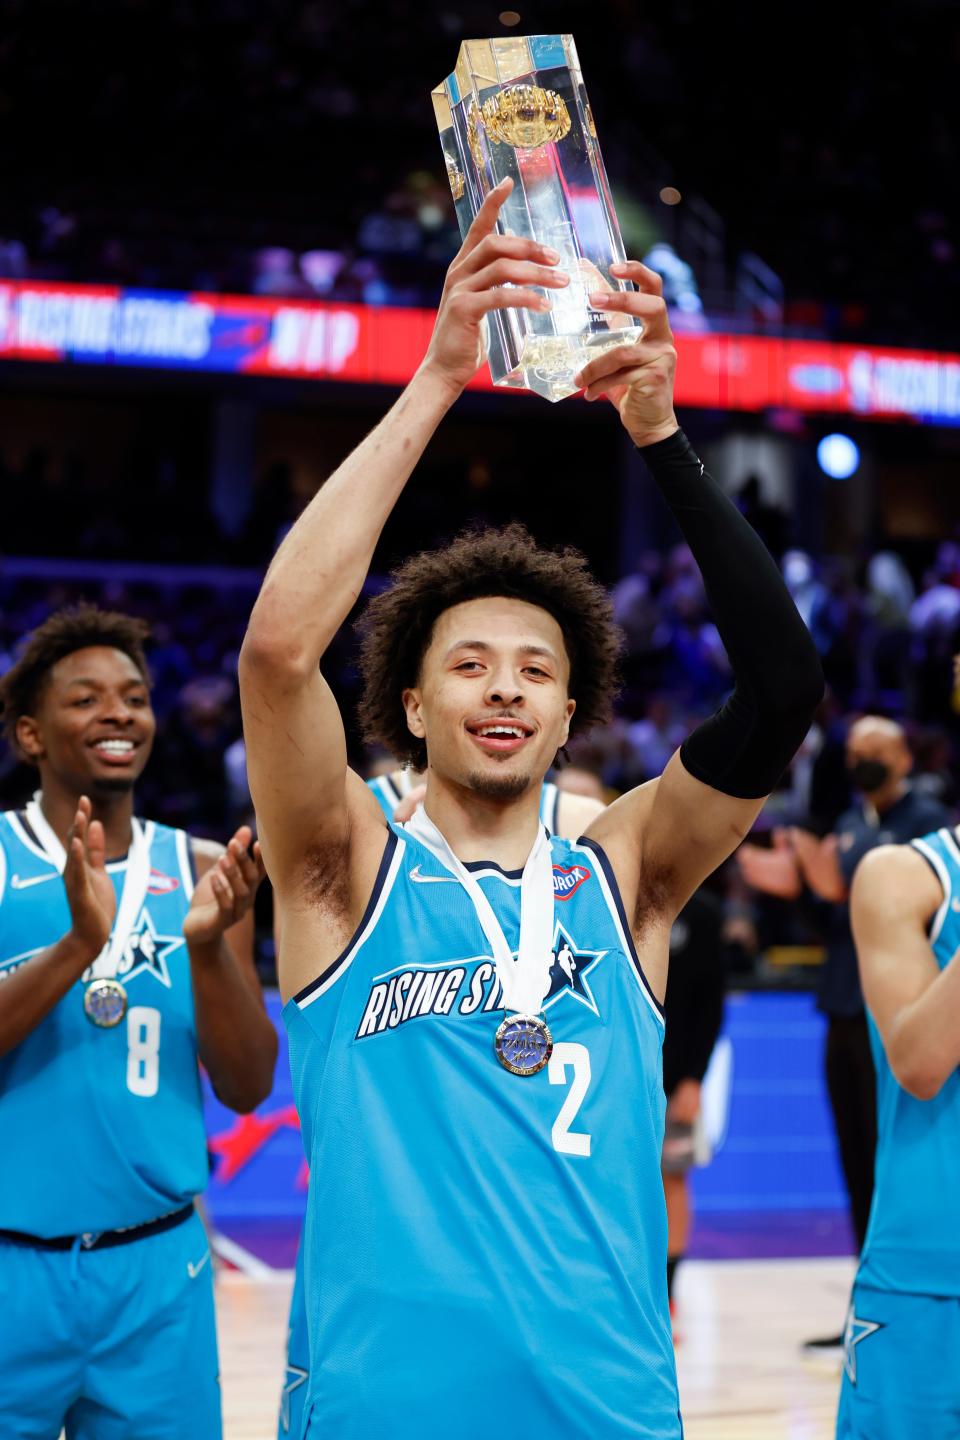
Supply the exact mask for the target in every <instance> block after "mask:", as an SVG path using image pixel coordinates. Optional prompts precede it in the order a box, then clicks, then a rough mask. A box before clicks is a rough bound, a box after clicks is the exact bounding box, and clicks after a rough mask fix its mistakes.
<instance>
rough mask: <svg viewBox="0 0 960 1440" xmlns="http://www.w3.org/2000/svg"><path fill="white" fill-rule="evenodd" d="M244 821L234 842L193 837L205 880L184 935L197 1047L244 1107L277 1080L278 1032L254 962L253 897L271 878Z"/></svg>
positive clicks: (221, 1085) (219, 1091) (222, 1093)
mask: <svg viewBox="0 0 960 1440" xmlns="http://www.w3.org/2000/svg"><path fill="white" fill-rule="evenodd" d="M251 838H252V836H251V832H250V829H249V828H248V827H247V826H246V825H243V826H241V827H240V829H239V830H238V831H237V833H236V834H235V835H234V836H233V838H232V839H231V840H230V843H229V844H228V845H227V847H226V849H224V847H223V846H222V845H218V844H216V843H215V842H213V841H210V840H193V841H191V845H192V849H193V856H194V861H195V863H196V866H197V875H198V883H197V888H196V890H195V891H194V895H193V900H192V902H191V905H190V909H189V911H188V913H187V917H186V919H185V920H184V922H183V936H184V939H185V940H186V942H187V949H188V952H189V955H190V974H191V979H192V982H193V1001H194V1012H195V1015H196V1023H197V1049H198V1051H199V1054H200V1059H201V1061H202V1062H203V1065H204V1067H205V1068H206V1071H207V1074H208V1075H209V1076H210V1083H211V1085H212V1086H213V1089H214V1091H215V1093H216V1095H217V1096H218V1098H219V1099H220V1100H222V1101H223V1103H224V1105H227V1106H229V1107H230V1109H231V1110H237V1111H239V1112H240V1113H241V1114H246V1113H247V1112H248V1111H250V1110H253V1109H255V1108H256V1106H257V1105H259V1104H260V1102H261V1101H262V1100H265V1099H266V1098H267V1096H268V1095H269V1094H270V1091H271V1089H272V1087H273V1071H274V1066H275V1064H276V1059H277V1035H276V1031H275V1030H274V1027H273V1023H272V1021H271V1020H270V1017H269V1016H268V1014H267V1012H266V1009H265V1008H264V1003H263V994H262V991H261V988H260V981H259V979H258V977H257V972H256V970H255V968H254V964H253V902H254V899H255V897H256V893H257V889H258V887H259V885H260V882H261V880H262V879H263V875H264V870H263V860H262V858H261V855H260V847H259V845H254V846H253V850H252V852H249V851H248V847H249V845H250V841H251Z"/></svg>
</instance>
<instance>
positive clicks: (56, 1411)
mask: <svg viewBox="0 0 960 1440" xmlns="http://www.w3.org/2000/svg"><path fill="white" fill-rule="evenodd" d="M212 1270H213V1266H212V1263H211V1257H210V1251H209V1248H208V1245H207V1236H206V1232H205V1231H204V1228H203V1225H202V1223H201V1221H200V1219H199V1217H198V1216H197V1215H196V1214H193V1215H191V1216H190V1217H189V1219H187V1220H185V1221H184V1222H183V1223H182V1224H180V1225H177V1226H176V1227H175V1228H174V1229H171V1230H164V1231H161V1232H159V1233H158V1234H155V1235H148V1236H147V1237H146V1238H144V1239H142V1240H134V1241H131V1242H130V1243H129V1244H127V1245H116V1246H113V1247H110V1248H106V1249H102V1250H84V1249H83V1248H82V1247H81V1246H80V1245H79V1244H78V1245H76V1246H74V1247H73V1248H72V1249H70V1250H40V1249H36V1248H34V1247H30V1246H26V1245H20V1244H13V1243H11V1242H10V1241H8V1240H4V1239H2V1238H0V1437H2V1440H13V1437H14V1436H15V1437H16V1440H57V1437H58V1436H59V1434H60V1431H61V1428H63V1429H65V1430H66V1440H219V1437H220V1434H221V1425H220V1376H219V1365H218V1361H217V1336H216V1325H215V1318H214V1306H213V1274H212Z"/></svg>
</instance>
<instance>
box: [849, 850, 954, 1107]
mask: <svg viewBox="0 0 960 1440" xmlns="http://www.w3.org/2000/svg"><path fill="white" fill-rule="evenodd" d="M942 902H943V890H942V889H941V886H940V882H939V880H938V879H937V877H936V875H935V874H934V873H933V871H932V870H931V869H930V866H929V865H928V864H927V862H926V860H924V858H923V857H922V855H919V854H918V853H917V851H916V850H914V849H912V848H911V847H910V846H909V845H880V846H878V847H877V849H876V850H871V851H870V853H869V854H868V855H865V856H864V858H863V859H862V860H861V861H860V864H859V865H858V866H857V869H856V872H855V874H854V877H853V887H852V889H851V892H850V920H851V924H852V926H853V938H854V940H855V941H856V946H857V958H858V960H859V962H860V980H861V982H862V984H863V994H864V999H865V1000H866V1002H867V1008H868V1009H869V1011H870V1014H871V1015H872V1016H873V1019H874V1021H875V1023H876V1026H877V1029H878V1030H879V1031H880V1038H881V1039H882V1041H883V1048H884V1050H885V1051H886V1056H887V1060H888V1061H889V1062H890V1068H891V1070H892V1071H893V1073H894V1075H895V1076H896V1077H897V1080H898V1081H899V1082H900V1084H901V1085H902V1086H903V1088H904V1090H906V1091H908V1092H909V1094H911V1095H913V1096H914V1098H915V1099H917V1100H932V1099H933V1097H934V1096H935V1095H937V1094H939V1092H940V1089H941V1087H942V1086H943V1084H944V1081H946V1080H947V1079H948V1077H949V1076H950V1075H952V1074H953V1073H954V1071H955V1070H956V1069H957V1066H958V1065H960V955H954V956H953V958H952V959H951V960H950V962H949V963H948V964H947V965H945V966H944V967H943V969H942V970H941V968H940V966H939V964H938V963H937V958H936V956H935V955H934V953H933V951H932V949H931V948H930V941H929V939H928V938H927V937H928V926H929V924H930V921H931V920H932V918H933V916H934V915H935V914H936V912H937V910H938V909H939V907H940V905H941V903H942Z"/></svg>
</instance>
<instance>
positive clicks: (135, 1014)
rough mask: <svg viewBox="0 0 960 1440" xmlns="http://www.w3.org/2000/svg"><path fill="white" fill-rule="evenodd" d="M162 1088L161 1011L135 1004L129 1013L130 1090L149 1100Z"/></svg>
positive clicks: (128, 1081) (128, 1080)
mask: <svg viewBox="0 0 960 1440" xmlns="http://www.w3.org/2000/svg"><path fill="white" fill-rule="evenodd" d="M159 1088H160V1011H159V1010H154V1008H153V1006H152V1005H134V1007H133V1009H132V1010H130V1011H129V1012H128V1014H127V1089H128V1090H129V1091H130V1093H131V1095H141V1096H143V1097H144V1098H145V1099H149V1098H150V1096H151V1095H156V1093H157V1091H158V1089H159Z"/></svg>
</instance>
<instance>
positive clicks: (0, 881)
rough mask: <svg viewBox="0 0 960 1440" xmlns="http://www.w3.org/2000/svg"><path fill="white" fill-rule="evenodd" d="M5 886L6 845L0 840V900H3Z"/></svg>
mask: <svg viewBox="0 0 960 1440" xmlns="http://www.w3.org/2000/svg"><path fill="white" fill-rule="evenodd" d="M6 888H7V851H6V846H5V845H3V843H2V842H0V901H2V900H3V897H4V894H5V892H6Z"/></svg>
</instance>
